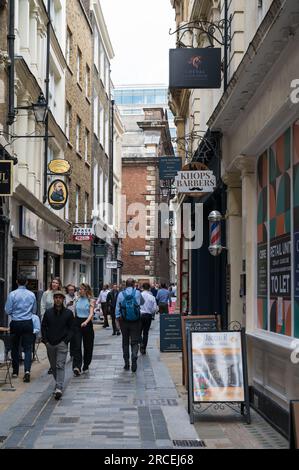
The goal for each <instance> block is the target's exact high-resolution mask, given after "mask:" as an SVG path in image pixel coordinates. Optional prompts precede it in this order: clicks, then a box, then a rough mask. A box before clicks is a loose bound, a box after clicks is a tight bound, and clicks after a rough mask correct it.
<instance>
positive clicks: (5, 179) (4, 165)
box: [0, 160, 13, 196]
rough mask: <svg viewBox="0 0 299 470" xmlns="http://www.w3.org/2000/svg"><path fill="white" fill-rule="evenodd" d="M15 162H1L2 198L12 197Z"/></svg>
mask: <svg viewBox="0 0 299 470" xmlns="http://www.w3.org/2000/svg"><path fill="white" fill-rule="evenodd" d="M12 169H13V162H12V161H6V160H2V161H0V196H11V195H12V179H13V170H12Z"/></svg>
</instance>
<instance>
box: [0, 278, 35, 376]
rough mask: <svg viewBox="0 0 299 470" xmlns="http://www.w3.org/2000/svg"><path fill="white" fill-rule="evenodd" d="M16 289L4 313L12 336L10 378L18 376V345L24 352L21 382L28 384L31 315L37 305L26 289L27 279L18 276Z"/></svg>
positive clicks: (31, 294) (31, 341)
mask: <svg viewBox="0 0 299 470" xmlns="http://www.w3.org/2000/svg"><path fill="white" fill-rule="evenodd" d="M17 285H18V288H17V289H16V290H14V291H12V292H11V293H10V294H9V295H8V298H7V301H6V304H5V312H6V313H7V315H10V317H11V321H10V324H9V328H10V332H11V334H12V348H11V356H12V377H13V378H16V377H18V375H19V348H20V343H21V345H22V348H23V350H24V355H25V358H24V372H25V374H24V377H23V382H27V383H28V382H30V371H31V361H32V358H31V352H32V343H33V323H32V315H33V314H36V311H37V305H36V299H35V295H34V294H33V292H31V291H29V290H28V289H27V288H26V285H27V278H26V277H25V276H22V275H19V276H18V279H17Z"/></svg>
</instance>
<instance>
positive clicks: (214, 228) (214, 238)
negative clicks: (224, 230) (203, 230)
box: [210, 221, 221, 246]
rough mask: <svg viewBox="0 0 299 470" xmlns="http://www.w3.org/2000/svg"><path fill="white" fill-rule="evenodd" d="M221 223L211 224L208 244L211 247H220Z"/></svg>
mask: <svg viewBox="0 0 299 470" xmlns="http://www.w3.org/2000/svg"><path fill="white" fill-rule="evenodd" d="M220 224H221V222H220V221H217V222H213V223H211V229H210V230H211V232H210V243H211V245H214V246H215V245H218V246H220V245H221V226H220Z"/></svg>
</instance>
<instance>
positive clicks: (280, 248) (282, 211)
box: [269, 129, 292, 336]
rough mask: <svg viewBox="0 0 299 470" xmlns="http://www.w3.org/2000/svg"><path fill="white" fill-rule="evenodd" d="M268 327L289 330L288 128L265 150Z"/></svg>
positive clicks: (290, 290)
mask: <svg viewBox="0 0 299 470" xmlns="http://www.w3.org/2000/svg"><path fill="white" fill-rule="evenodd" d="M269 219H270V220H269V229H270V250H269V251H270V252H269V256H270V325H269V326H270V331H273V332H275V333H280V334H284V335H288V336H291V334H292V303H291V295H292V282H291V129H288V130H287V131H286V132H285V133H284V134H283V135H282V136H281V137H280V138H279V139H278V140H277V141H276V142H275V143H274V144H273V145H272V146H271V148H270V150H269Z"/></svg>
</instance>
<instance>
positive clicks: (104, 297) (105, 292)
mask: <svg viewBox="0 0 299 470" xmlns="http://www.w3.org/2000/svg"><path fill="white" fill-rule="evenodd" d="M109 292H110V289H109V286H108V284H105V285H104V287H103V289H102V290H101V292H100V295H99V298H98V300H97V304H99V303H100V304H101V308H102V312H103V315H104V325H103V328H108V327H109V322H108V305H107V295H108V294H109Z"/></svg>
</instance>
